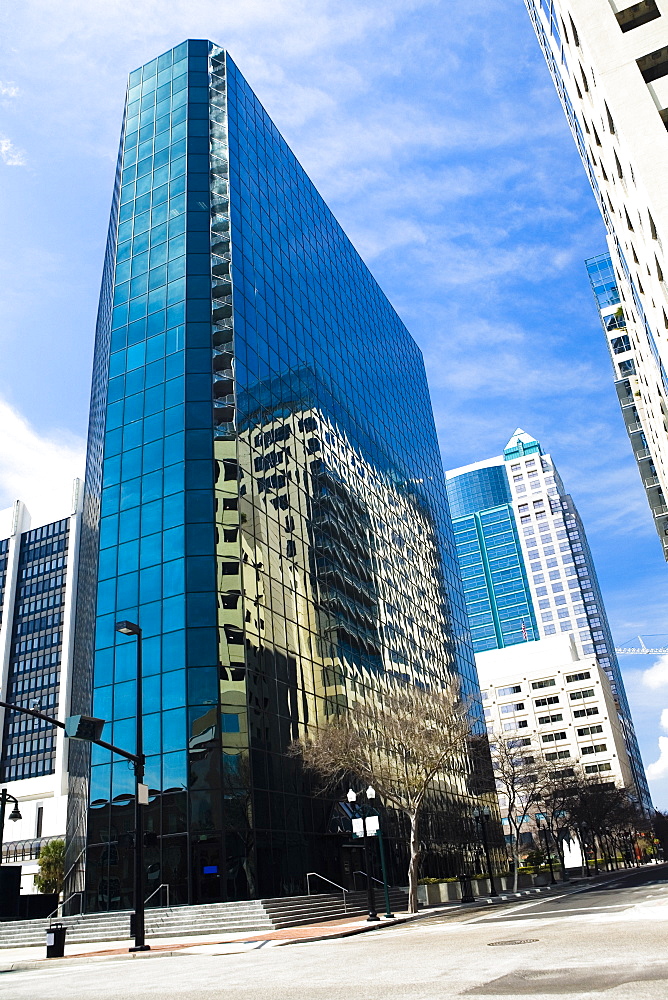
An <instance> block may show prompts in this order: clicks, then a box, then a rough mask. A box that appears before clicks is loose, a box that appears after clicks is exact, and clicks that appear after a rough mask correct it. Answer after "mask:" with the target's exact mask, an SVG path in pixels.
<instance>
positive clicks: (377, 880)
mask: <svg viewBox="0 0 668 1000" xmlns="http://www.w3.org/2000/svg"><path fill="white" fill-rule="evenodd" d="M355 875H364V877H365V878H370V879H371V881H372V882H377V883H378V885H382V886H384V885H385V883H384V882H383V880H382V879H380V878H376V876H375V875H367V873H366V872H363V871H362V870H361V869H358V871H356V872H353V879H354V878H355Z"/></svg>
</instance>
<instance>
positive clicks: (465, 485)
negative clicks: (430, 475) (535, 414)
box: [447, 465, 538, 653]
mask: <svg viewBox="0 0 668 1000" xmlns="http://www.w3.org/2000/svg"><path fill="white" fill-rule="evenodd" d="M447 490H448V499H449V501H450V512H451V514H452V521H453V527H454V531H455V540H456V546H457V556H458V558H459V565H460V568H461V573H462V579H463V583H464V597H465V600H466V607H467V610H468V616H469V623H470V626H471V637H472V640H473V648H474V649H475V651H476V653H480V652H483V651H484V650H486V649H503V648H504V646H513V645H515V644H516V643H518V642H526V641H527V640H531V639H537V638H538V629H537V626H536V617H535V613H534V606H533V601H532V598H531V591H530V589H529V581H528V579H527V573H526V568H525V563H524V556H523V554H522V546H521V544H520V539H519V533H518V530H517V522H516V519H515V512H514V510H513V506H512V499H513V498H512V495H511V492H510V485H509V483H508V476H507V473H506V470H505V468H504V466H503V465H482V467H481V468H476V469H472V470H471V471H468V472H462V473H460V474H459V475H453V476H452V477H451V478H448V480H447Z"/></svg>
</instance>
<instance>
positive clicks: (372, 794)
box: [366, 785, 394, 920]
mask: <svg viewBox="0 0 668 1000" xmlns="http://www.w3.org/2000/svg"><path fill="white" fill-rule="evenodd" d="M366 797H367V799H368V800H369V801H370V802H373V800H374V799H375V798H376V789H375V788H372V786H371V785H369V787H368V788H367V790H366ZM376 836H377V837H378V850H379V853H380V868H381V871H382V873H383V893H384V895H385V913H384V914H383V916H384V917H385V919H386V920H394V914H393V913H392V910H391V909H390V890H389V888H388V884H387V867H386V865H385V845H384V843H383V831H382V830H381V828H380V816H378V833H377V834H376Z"/></svg>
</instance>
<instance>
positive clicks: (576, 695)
mask: <svg viewBox="0 0 668 1000" xmlns="http://www.w3.org/2000/svg"><path fill="white" fill-rule="evenodd" d="M569 697H570V699H571V701H580V700H581V699H582V698H593V697H594V689H593V688H585V689H584V691H571V693H570V696H569Z"/></svg>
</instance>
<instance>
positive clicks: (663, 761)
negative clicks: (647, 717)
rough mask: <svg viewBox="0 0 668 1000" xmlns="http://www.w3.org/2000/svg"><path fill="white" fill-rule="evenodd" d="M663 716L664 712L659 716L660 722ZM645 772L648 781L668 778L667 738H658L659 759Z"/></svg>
mask: <svg viewBox="0 0 668 1000" xmlns="http://www.w3.org/2000/svg"><path fill="white" fill-rule="evenodd" d="M663 715H665V712H664V713H662V715H661V718H662V720H663ZM645 772H646V774H647V777H648V779H649V780H650V781H656V780H657V778H665V777H668V736H659V759H658V760H655V761H654V763H653V764H650V765H649V767H647V768H645Z"/></svg>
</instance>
